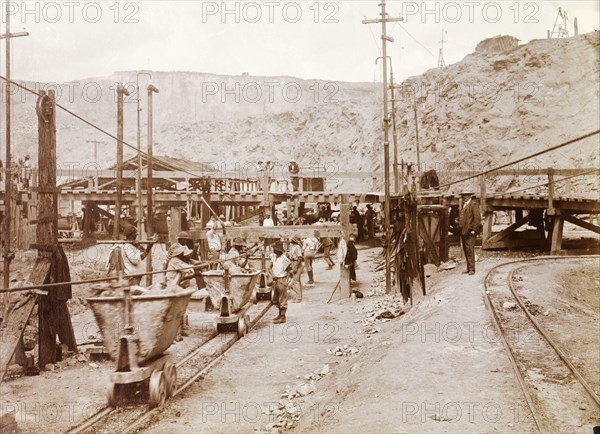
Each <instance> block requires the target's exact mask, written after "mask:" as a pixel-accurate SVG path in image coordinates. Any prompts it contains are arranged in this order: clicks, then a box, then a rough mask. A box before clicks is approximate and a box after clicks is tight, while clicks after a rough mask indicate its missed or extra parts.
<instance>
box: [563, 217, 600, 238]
mask: <svg viewBox="0 0 600 434" xmlns="http://www.w3.org/2000/svg"><path fill="white" fill-rule="evenodd" d="M562 217H563V218H564V219H565V220H566V221H568V222H569V223H572V224H574V225H577V226H579V227H582V228H584V229H587V230H588V231H592V232H594V233H596V234H600V226H596V225H594V224H592V223H588V222H586V221H585V220H582V219H580V218H577V217H575V216H573V215H571V214H563V215H562Z"/></svg>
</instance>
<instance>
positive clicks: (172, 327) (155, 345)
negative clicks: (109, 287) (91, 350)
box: [87, 287, 195, 407]
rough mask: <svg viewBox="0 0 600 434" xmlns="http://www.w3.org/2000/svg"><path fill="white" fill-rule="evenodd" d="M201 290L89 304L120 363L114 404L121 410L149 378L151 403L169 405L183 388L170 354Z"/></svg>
mask: <svg viewBox="0 0 600 434" xmlns="http://www.w3.org/2000/svg"><path fill="white" fill-rule="evenodd" d="M194 291H195V290H183V291H177V292H175V291H172V290H165V291H161V292H164V294H163V293H161V292H152V293H148V294H144V295H133V296H132V295H131V290H130V288H129V287H124V288H122V294H121V295H115V296H112V295H111V296H100V297H91V298H88V299H87V302H88V303H89V305H90V307H91V309H92V311H93V313H94V317H95V318H96V322H97V323H98V326H99V327H100V332H101V334H102V338H103V340H104V346H105V347H106V349H107V351H108V353H109V355H110V356H111V358H112V359H113V360H115V361H116V369H115V371H114V372H112V373H111V374H110V383H109V385H108V390H107V398H108V403H109V404H110V405H112V406H116V405H117V403H118V402H119V400H120V399H124V398H126V397H127V394H128V392H129V391H130V390H131V389H132V387H131V386H134V385H135V384H140V383H142V384H143V383H144V382H145V381H146V380H148V379H149V383H148V387H149V403H150V406H152V407H157V406H160V405H162V404H164V402H165V400H166V399H167V398H168V397H169V396H172V395H173V393H174V392H175V389H176V386H177V370H176V368H175V365H174V364H173V362H172V361H171V358H170V355H169V354H168V353H165V351H166V350H167V349H168V348H169V346H171V344H172V343H173V341H174V339H175V337H176V336H177V333H178V331H179V328H180V326H181V323H182V319H183V316H184V315H185V311H186V309H187V306H188V303H189V301H190V297H191V296H192V294H193V293H194Z"/></svg>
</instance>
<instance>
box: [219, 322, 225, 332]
mask: <svg viewBox="0 0 600 434" xmlns="http://www.w3.org/2000/svg"><path fill="white" fill-rule="evenodd" d="M226 330H227V324H221V323H219V322H218V323H217V333H223V332H224V331H226Z"/></svg>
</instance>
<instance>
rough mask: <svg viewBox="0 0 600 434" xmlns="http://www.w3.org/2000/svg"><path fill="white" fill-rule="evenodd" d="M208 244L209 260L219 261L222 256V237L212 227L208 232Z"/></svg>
mask: <svg viewBox="0 0 600 434" xmlns="http://www.w3.org/2000/svg"><path fill="white" fill-rule="evenodd" d="M206 242H207V244H208V258H207V259H208V260H209V261H218V260H219V256H220V255H221V246H222V244H221V235H220V234H219V233H218V232H217V231H216V228H215V227H214V226H212V227H211V228H210V229H209V230H208V231H207V232H206Z"/></svg>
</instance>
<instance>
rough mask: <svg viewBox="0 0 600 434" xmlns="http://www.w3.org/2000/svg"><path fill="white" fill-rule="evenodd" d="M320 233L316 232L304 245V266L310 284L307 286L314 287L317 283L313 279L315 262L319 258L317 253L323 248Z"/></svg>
mask: <svg viewBox="0 0 600 434" xmlns="http://www.w3.org/2000/svg"><path fill="white" fill-rule="evenodd" d="M319 235H320V234H319V231H315V232H314V234H313V236H312V237H308V238H306V239H304V241H303V243H302V251H303V252H304V264H305V267H306V274H308V282H306V284H307V285H314V284H315V281H314V279H313V277H314V276H313V261H314V260H315V258H316V256H317V252H318V251H319V248H320V247H321V243H320V242H319Z"/></svg>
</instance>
